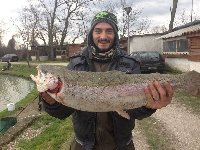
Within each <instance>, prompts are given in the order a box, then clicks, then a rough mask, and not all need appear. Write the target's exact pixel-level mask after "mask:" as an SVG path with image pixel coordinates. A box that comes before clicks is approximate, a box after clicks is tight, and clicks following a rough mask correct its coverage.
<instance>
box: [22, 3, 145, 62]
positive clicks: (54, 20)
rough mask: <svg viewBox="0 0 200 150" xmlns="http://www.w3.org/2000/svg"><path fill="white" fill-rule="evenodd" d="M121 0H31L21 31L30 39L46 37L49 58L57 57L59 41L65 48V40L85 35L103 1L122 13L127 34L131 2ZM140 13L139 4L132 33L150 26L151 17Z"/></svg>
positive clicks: (135, 12) (132, 24)
mask: <svg viewBox="0 0 200 150" xmlns="http://www.w3.org/2000/svg"><path fill="white" fill-rule="evenodd" d="M118 1H119V0H118ZM31 2H32V3H31ZM33 2H34V3H33ZM36 2H37V3H36ZM120 2H121V3H120V4H119V3H118V2H117V1H116V2H115V1H114V2H113V1H112V2H109V3H108V5H107V4H106V3H105V2H104V1H98V2H97V1H91V0H34V1H33V0H29V3H30V6H29V7H27V8H26V9H24V10H23V11H22V12H23V13H22V14H23V15H21V16H22V17H21V18H23V19H22V20H21V22H22V24H23V28H22V29H21V30H19V31H20V34H21V35H22V33H23V34H24V35H26V38H25V39H26V41H27V39H29V40H28V41H30V42H29V43H31V42H32V43H33V42H34V41H35V40H36V39H40V41H43V44H44V45H47V46H48V53H49V58H50V59H54V58H55V54H54V51H55V49H54V46H55V45H60V48H61V47H62V46H63V45H64V44H65V43H70V42H72V43H74V42H75V41H76V40H77V39H80V38H83V39H85V37H86V35H87V33H88V30H89V26H90V22H91V20H92V17H93V15H94V14H95V13H96V12H97V11H99V10H102V9H101V8H100V6H99V5H100V4H101V6H102V8H104V10H105V8H106V10H108V11H111V12H114V13H116V14H117V15H118V20H119V24H118V25H119V29H120V32H121V33H122V34H123V35H127V15H126V14H125V12H124V7H125V6H126V5H127V3H128V2H126V1H125V0H120ZM130 2H131V1H130ZM129 4H132V3H129ZM88 5H89V7H88ZM132 7H133V6H132ZM119 10H120V11H119ZM122 12H123V13H124V14H123V15H122ZM140 14H141V10H137V9H135V8H134V9H133V11H132V12H131V15H130V16H131V18H130V26H131V27H133V28H132V29H131V30H130V32H131V33H136V32H137V33H139V32H142V31H144V29H145V28H147V26H148V21H146V20H140V19H138V18H139V16H140ZM27 18H28V19H27ZM23 20H24V21H23ZM25 20H26V21H25ZM25 22H26V24H25Z"/></svg>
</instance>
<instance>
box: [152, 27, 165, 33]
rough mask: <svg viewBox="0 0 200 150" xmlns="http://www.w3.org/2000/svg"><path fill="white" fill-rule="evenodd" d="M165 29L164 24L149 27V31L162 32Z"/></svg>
mask: <svg viewBox="0 0 200 150" xmlns="http://www.w3.org/2000/svg"><path fill="white" fill-rule="evenodd" d="M166 31H167V28H166V27H165V25H163V26H155V27H153V28H152V29H151V33H154V34H155V33H164V32H166Z"/></svg>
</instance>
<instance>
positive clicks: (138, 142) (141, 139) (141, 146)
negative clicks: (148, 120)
mask: <svg viewBox="0 0 200 150" xmlns="http://www.w3.org/2000/svg"><path fill="white" fill-rule="evenodd" d="M133 141H134V145H135V149H136V150H149V149H150V148H149V145H148V143H147V139H146V137H145V135H144V133H143V131H142V130H141V129H140V128H139V125H138V123H137V121H136V125H135V129H134V130H133Z"/></svg>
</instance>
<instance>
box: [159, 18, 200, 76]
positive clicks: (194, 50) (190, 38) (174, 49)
mask: <svg viewBox="0 0 200 150" xmlns="http://www.w3.org/2000/svg"><path fill="white" fill-rule="evenodd" d="M159 39H162V40H163V48H162V49H163V54H164V56H165V57H166V63H167V64H169V66H171V67H173V68H175V69H178V70H181V71H183V72H186V71H191V70H195V71H198V72H200V20H196V21H193V22H190V23H188V24H185V25H183V26H179V27H176V28H174V29H173V30H172V32H170V33H167V34H165V35H163V36H161V37H159Z"/></svg>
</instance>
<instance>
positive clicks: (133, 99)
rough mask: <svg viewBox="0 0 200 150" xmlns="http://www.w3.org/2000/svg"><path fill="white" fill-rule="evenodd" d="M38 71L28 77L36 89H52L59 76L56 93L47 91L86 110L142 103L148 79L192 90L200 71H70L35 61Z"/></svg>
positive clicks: (198, 83) (199, 82)
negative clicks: (139, 72) (34, 83)
mask: <svg viewBox="0 0 200 150" xmlns="http://www.w3.org/2000/svg"><path fill="white" fill-rule="evenodd" d="M37 69H38V75H37V76H33V75H31V78H32V79H33V80H34V81H35V82H36V85H37V89H38V91H39V92H44V91H47V92H48V90H49V89H50V90H52V89H54V88H56V86H57V83H58V81H59V79H60V80H61V81H62V83H63V84H62V87H61V90H60V92H59V93H49V94H50V95H51V96H52V97H53V98H54V99H55V100H56V101H58V102H60V103H62V104H64V105H66V106H69V107H72V108H75V109H78V110H82V111H89V112H108V111H116V110H128V109H133V108H138V107H141V106H144V105H145V104H146V103H147V99H146V96H145V93H144V87H145V86H147V84H148V81H154V80H158V81H161V82H162V81H163V80H165V81H168V82H169V83H170V84H171V86H172V87H173V89H174V90H177V89H180V90H185V91H187V92H193V93H194V92H195V91H198V90H199V87H200V74H199V73H197V72H195V71H191V72H188V73H183V74H176V75H172V74H158V73H154V74H125V73H124V72H120V71H108V72H85V71H70V70H67V68H66V67H65V66H54V65H39V66H37Z"/></svg>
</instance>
